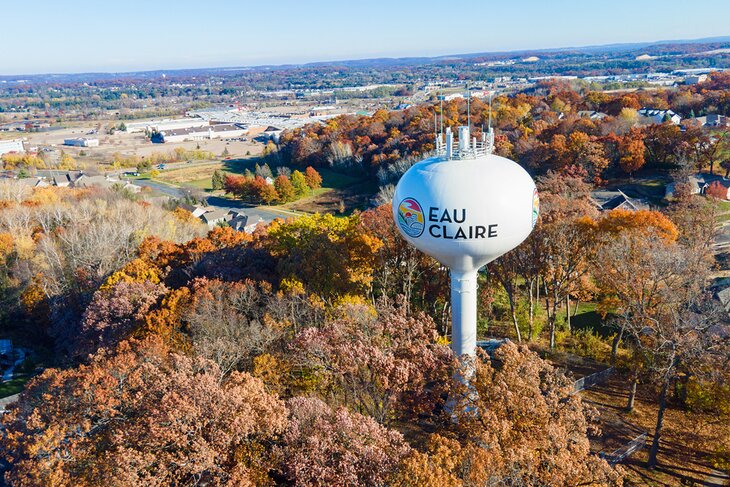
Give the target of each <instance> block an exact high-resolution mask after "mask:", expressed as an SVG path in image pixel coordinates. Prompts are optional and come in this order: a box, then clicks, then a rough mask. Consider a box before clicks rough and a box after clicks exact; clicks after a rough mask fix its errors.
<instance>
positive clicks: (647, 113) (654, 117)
mask: <svg viewBox="0 0 730 487" xmlns="http://www.w3.org/2000/svg"><path fill="white" fill-rule="evenodd" d="M639 115H641V116H642V117H646V118H649V119H651V121H652V122H653V123H656V124H661V123H664V122H665V121H667V120H668V121H670V122H672V123H673V124H674V125H679V123H680V122H681V121H682V117H680V116H679V115H677V114H676V113H674V112H673V111H672V110H659V109H656V108H646V107H644V108H642V109H641V110H639Z"/></svg>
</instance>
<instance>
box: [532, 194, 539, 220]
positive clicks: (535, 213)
mask: <svg viewBox="0 0 730 487" xmlns="http://www.w3.org/2000/svg"><path fill="white" fill-rule="evenodd" d="M538 216H540V196H539V195H538V194H537V188H535V189H534V190H533V191H532V228H535V225H536V224H537V217H538Z"/></svg>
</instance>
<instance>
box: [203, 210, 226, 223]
mask: <svg viewBox="0 0 730 487" xmlns="http://www.w3.org/2000/svg"><path fill="white" fill-rule="evenodd" d="M200 219H201V220H202V221H203V223H205V224H206V225H208V226H209V227H214V226H216V225H218V224H219V223H224V222H225V223H228V221H229V220H231V215H229V211H228V210H212V211H208V212H206V213H203V214H202V215H201V216H200Z"/></svg>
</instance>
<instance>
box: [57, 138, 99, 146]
mask: <svg viewBox="0 0 730 487" xmlns="http://www.w3.org/2000/svg"><path fill="white" fill-rule="evenodd" d="M63 145H70V146H73V147H99V139H87V138H85V137H76V138H73V139H63Z"/></svg>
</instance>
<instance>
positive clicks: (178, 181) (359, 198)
mask: <svg viewBox="0 0 730 487" xmlns="http://www.w3.org/2000/svg"><path fill="white" fill-rule="evenodd" d="M264 162H265V161H263V160H261V159H260V158H254V157H252V158H245V159H229V160H224V161H220V162H216V161H211V162H209V163H207V162H206V163H194V164H191V165H190V166H189V167H177V168H174V169H170V170H163V171H161V172H160V174H159V176H157V177H156V178H155V181H158V182H162V183H165V184H170V185H173V186H180V187H193V188H197V189H200V190H203V191H206V192H209V193H210V192H212V191H213V188H212V185H211V177H212V175H213V172H214V171H215V170H217V169H221V170H223V171H225V172H227V173H230V174H243V173H244V172H245V171H246V170H247V169H248V170H249V171H252V172H253V170H254V168H255V165H256V164H263V163H264ZM269 165H270V166H272V169H274V170H275V166H273V164H271V163H270V164H269ZM292 169H294V168H292ZM318 171H319V173H320V175H321V176H322V187H321V188H319V189H317V190H316V191H314V192H312V194H311V195H310V196H305V197H303V198H301V199H299V200H297V201H294V202H291V203H287V204H285V205H279V206H277V208H280V209H286V210H290V211H292V212H294V213H302V212H303V213H314V212H320V213H325V212H328V213H336V212H339V211H340V209H341V208H340V207H341V203H342V204H344V207H345V213H349V212H351V211H353V210H355V209H365V208H367V207H368V204H369V198H370V196H371V195H373V194H374V193H375V192H376V191H377V186H376V185H375V184H374V183H373V182H371V181H370V180H368V179H367V178H364V177H358V176H351V175H347V174H342V173H339V172H335V171H332V170H331V169H328V168H319V169H318Z"/></svg>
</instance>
